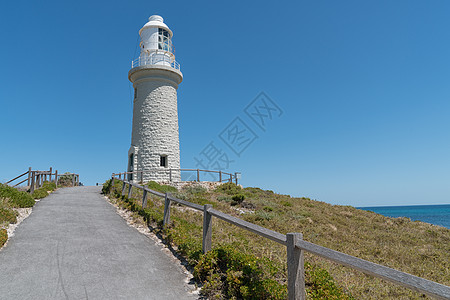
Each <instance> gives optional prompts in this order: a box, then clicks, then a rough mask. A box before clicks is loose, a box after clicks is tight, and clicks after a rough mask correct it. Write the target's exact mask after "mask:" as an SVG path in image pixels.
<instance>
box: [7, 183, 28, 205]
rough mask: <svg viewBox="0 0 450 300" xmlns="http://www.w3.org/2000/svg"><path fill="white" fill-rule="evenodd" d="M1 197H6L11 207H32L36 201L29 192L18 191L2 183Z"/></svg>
mask: <svg viewBox="0 0 450 300" xmlns="http://www.w3.org/2000/svg"><path fill="white" fill-rule="evenodd" d="M0 198H3V199H5V202H6V203H7V205H8V206H10V207H32V206H33V205H34V203H35V201H34V199H33V197H31V196H30V194H28V193H27V192H23V191H18V190H17V189H15V188H13V187H10V186H8V185H6V184H0Z"/></svg>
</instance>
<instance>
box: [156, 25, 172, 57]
mask: <svg viewBox="0 0 450 300" xmlns="http://www.w3.org/2000/svg"><path fill="white" fill-rule="evenodd" d="M158 49H160V50H165V51H170V52H172V49H171V47H170V35H169V32H168V31H167V30H165V29H162V28H158Z"/></svg>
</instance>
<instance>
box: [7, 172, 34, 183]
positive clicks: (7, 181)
mask: <svg viewBox="0 0 450 300" xmlns="http://www.w3.org/2000/svg"><path fill="white" fill-rule="evenodd" d="M29 172H30V171H26V172H25V173H23V174H20V175H19V176H17V177H15V178H13V179H11V180H10V181H7V182H5V184H8V183H10V182H13V181H14V180H16V179H19V178H20V177H22V176H23V175H27V174H28V173H29Z"/></svg>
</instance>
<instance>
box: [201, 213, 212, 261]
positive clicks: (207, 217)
mask: <svg viewBox="0 0 450 300" xmlns="http://www.w3.org/2000/svg"><path fill="white" fill-rule="evenodd" d="M210 208H212V205H211V204H205V205H204V206H203V241H202V251H203V253H206V252H208V251H209V250H211V244H212V216H211V214H210V213H209V212H208V209H210Z"/></svg>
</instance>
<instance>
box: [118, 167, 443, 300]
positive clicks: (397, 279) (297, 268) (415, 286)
mask: <svg viewBox="0 0 450 300" xmlns="http://www.w3.org/2000/svg"><path fill="white" fill-rule="evenodd" d="M122 174H123V173H122ZM115 175H116V174H113V175H112V178H111V180H112V185H113V186H114V183H115V180H119V181H121V182H123V185H122V195H123V196H125V195H127V196H128V198H131V196H132V190H133V187H135V188H137V189H140V190H142V191H143V196H142V206H143V207H145V206H147V195H148V193H150V194H153V195H156V196H158V197H162V198H164V217H163V224H164V225H166V224H169V222H170V204H171V202H175V203H178V204H181V205H185V206H187V207H190V208H192V209H195V210H198V211H201V212H203V241H202V250H203V253H205V252H208V251H209V250H211V244H212V218H213V217H216V218H219V219H221V220H223V221H225V222H228V223H230V224H233V225H236V226H238V227H241V228H243V229H245V230H248V231H251V232H253V233H256V234H258V235H260V236H262V237H265V238H267V239H270V240H272V241H275V242H277V243H279V244H282V245H285V246H286V251H287V271H288V295H289V300H294V299H296V300H298V299H301V300H303V299H306V293H305V272H304V258H303V256H304V251H307V252H309V253H312V254H315V255H318V256H321V257H323V258H325V259H328V260H330V261H333V262H335V263H338V264H341V265H344V266H347V267H350V268H353V269H356V270H359V271H361V272H363V273H366V274H369V275H372V276H374V277H378V278H381V279H384V280H387V281H390V282H393V283H395V284H398V285H401V286H403V287H406V288H409V289H411V290H413V291H416V292H419V293H423V294H426V295H429V296H431V297H434V298H437V299H450V287H448V286H446V285H443V284H440V283H437V282H434V281H430V280H427V279H423V278H420V277H417V276H414V275H411V274H408V273H404V272H401V271H398V270H395V269H391V268H388V267H385V266H382V265H379V264H376V263H373V262H370V261H367V260H364V259H361V258H357V257H355V256H351V255H348V254H345V253H342V252H338V251H335V250H332V249H329V248H326V247H323V246H319V245H316V244H313V243H310V242H307V241H304V240H303V238H302V234H301V233H288V234H286V235H284V234H281V233H279V232H276V231H273V230H270V229H267V228H264V227H261V226H259V225H256V224H253V223H250V222H247V221H244V220H241V219H239V218H236V217H233V216H231V215H228V214H225V213H223V212H221V211H218V210H215V209H214V208H212V206H211V205H210V204H205V205H203V206H202V205H199V204H195V203H191V202H188V201H185V200H181V199H177V198H174V197H172V196H170V195H169V194H168V193H165V194H163V193H160V192H157V191H154V190H151V189H149V188H147V187H145V186H141V185H138V184H136V183H134V182H132V181H127V180H125V179H121V178H116V176H115ZM127 185H128V191H127Z"/></svg>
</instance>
